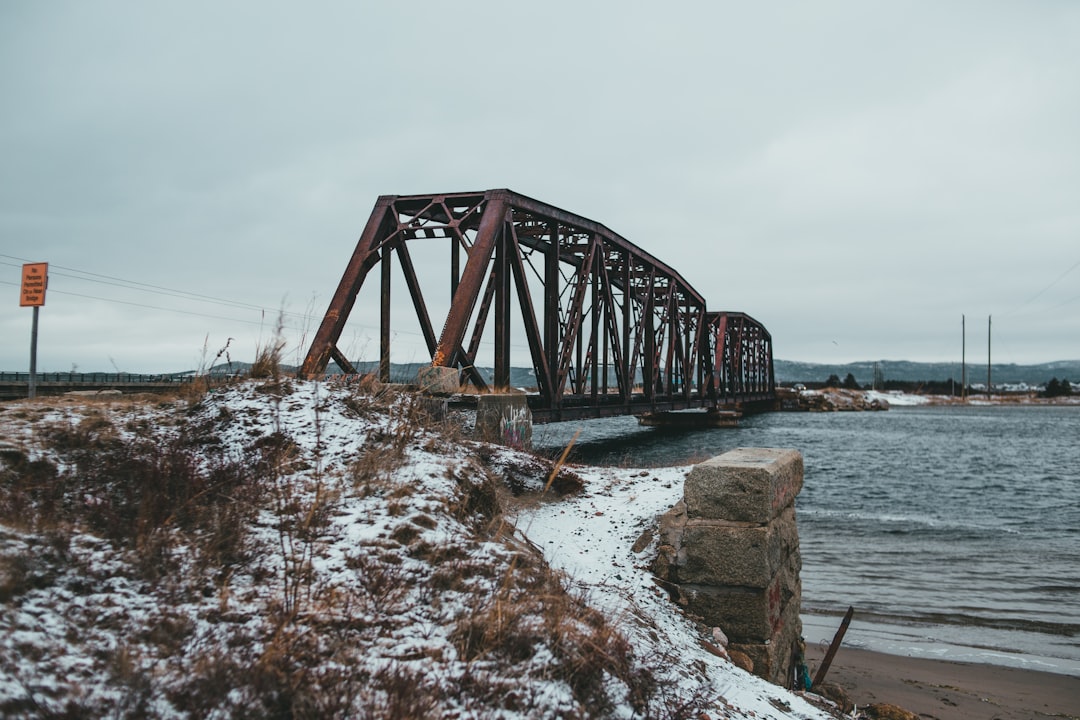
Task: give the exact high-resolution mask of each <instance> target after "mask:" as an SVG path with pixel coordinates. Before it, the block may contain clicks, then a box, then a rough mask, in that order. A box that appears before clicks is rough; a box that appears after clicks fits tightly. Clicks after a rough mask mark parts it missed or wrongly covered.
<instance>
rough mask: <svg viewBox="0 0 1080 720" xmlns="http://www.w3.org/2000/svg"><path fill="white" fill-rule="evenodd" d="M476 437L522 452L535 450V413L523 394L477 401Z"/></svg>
mask: <svg viewBox="0 0 1080 720" xmlns="http://www.w3.org/2000/svg"><path fill="white" fill-rule="evenodd" d="M476 434H477V436H478V437H479V438H480V439H481V440H483V441H485V442H492V443H497V444H499V445H506V446H507V447H512V448H515V449H518V450H529V449H531V448H532V411H531V410H529V402H528V397H527V396H526V395H525V393H522V392H510V393H492V394H490V395H479V396H478V397H477V398H476Z"/></svg>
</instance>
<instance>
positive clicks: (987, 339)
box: [986, 315, 993, 397]
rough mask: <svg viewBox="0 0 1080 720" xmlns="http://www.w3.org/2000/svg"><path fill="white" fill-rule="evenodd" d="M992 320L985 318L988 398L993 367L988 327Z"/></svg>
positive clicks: (988, 316)
mask: <svg viewBox="0 0 1080 720" xmlns="http://www.w3.org/2000/svg"><path fill="white" fill-rule="evenodd" d="M992 320H993V316H992V315H987V316H986V397H990V387H991V386H990V368H991V367H993V363H991V362H990V327H991V324H992Z"/></svg>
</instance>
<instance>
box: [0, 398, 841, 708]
mask: <svg viewBox="0 0 1080 720" xmlns="http://www.w3.org/2000/svg"><path fill="white" fill-rule="evenodd" d="M0 437H2V438H4V440H5V447H7V448H8V449H7V450H3V451H2V457H3V459H2V460H0V611H2V612H0V715H2V716H4V717H28V718H29V717H48V716H55V715H61V714H65V713H66V714H70V715H72V716H75V715H89V716H104V715H110V716H117V717H136V716H151V717H163V718H172V717H176V718H181V717H241V716H242V717H276V716H284V715H286V714H291V715H293V716H307V717H459V718H488V717H500V718H535V717H616V718H632V717H666V718H675V717H699V716H702V717H704V716H707V717H710V718H720V717H728V718H824V717H832V715H829V714H826V713H825V712H824V711H821V710H818V709H816V708H815V707H813V706H812V705H810V704H808V703H807V702H806V701H805V700H804V699H803V698H801V697H798V696H795V695H792V694H789V693H787V692H786V691H784V690H782V689H780V688H777V687H775V686H772V685H769V684H768V683H765V682H764V681H761V680H759V679H757V678H755V677H752V676H750V675H748V674H746V673H744V672H743V671H741V670H739V669H737V668H735V667H734V666H733V665H731V664H730V663H729V662H728V661H726V660H723V659H721V658H719V657H717V656H715V655H713V654H711V653H710V652H708V651H707V650H706V649H705V648H704V647H703V646H702V644H701V640H702V639H703V638H704V637H705V636H704V635H703V633H704V632H705V630H704V629H701V628H697V627H695V625H694V624H693V623H692V622H690V621H689V620H687V619H686V618H685V617H684V616H683V615H682V614H681V612H680V610H679V609H678V608H677V607H676V606H675V605H674V604H672V603H671V602H669V601H668V600H667V597H666V594H664V593H661V592H660V591H659V590H658V588H657V587H656V586H655V585H654V583H653V582H652V581H651V578H650V575H649V573H648V571H647V569H646V568H645V566H646V564H647V561H646V558H647V557H648V555H649V553H650V549H646V550H644V551H643V552H642V553H641V554H640V555H636V554H634V553H633V552H632V550H631V545H633V543H634V541H635V540H636V539H637V538H638V536H639V535H640V534H641V533H642V531H643V530H644V529H645V528H646V527H648V526H649V525H650V524H651V523H652V522H653V521H654V519H655V518H656V516H657V515H658V514H659V513H661V512H663V511H665V510H666V509H667V508H668V507H670V506H671V505H672V504H673V503H674V502H675V501H676V499H677V498H678V497H679V496H680V495H681V487H682V480H683V477H684V473H685V469H681V468H666V469H660V470H649V471H643V470H634V469H618V470H612V469H602V470H601V469H596V468H581V467H579V468H573V469H572V472H570V473H566V472H564V476H566V477H569V478H570V485H573V482H574V481H576V479H577V478H580V479H582V480H584V482H585V489H584V490H583V491H582V492H580V493H578V494H576V495H570V496H567V497H559V496H558V495H557V494H556V493H554V492H552V491H549V492H548V493H547V494H546V495H545V496H543V497H542V498H540V499H536V496H537V495H538V494H539V491H541V490H542V488H543V486H544V484H545V481H546V480H547V478H548V474H549V473H550V472H551V468H550V466H549V465H546V464H545V463H543V462H542V461H539V460H537V459H536V458H533V457H531V456H529V455H524V454H521V453H515V452H512V451H510V450H506V449H503V448H494V447H491V446H485V445H481V444H478V443H475V442H473V441H471V440H468V439H467V438H465V437H463V436H462V434H461V432H460V424H459V423H456V422H455V421H454V420H453V419H452V420H450V421H449V422H438V421H434V420H431V419H430V418H427V417H426V416H425V413H424V407H423V405H422V404H418V403H416V402H415V401H414V400H413V398H412V397H411V396H408V395H405V394H399V393H397V392H395V391H388V390H380V389H378V388H366V389H357V388H353V387H349V386H345V385H335V384H325V385H320V384H317V383H310V382H301V381H293V380H287V381H271V380H267V381H264V382H257V381H247V382H244V383H240V384H236V385H232V386H229V387H227V388H224V389H218V390H215V391H213V392H211V393H209V394H207V395H206V396H205V397H202V398H197V399H196V400H195V401H186V400H183V399H176V400H173V401H168V402H161V401H159V400H156V399H155V400H147V401H130V400H126V399H119V400H110V401H90V400H64V401H57V400H51V401H50V400H39V401H36V402H18V403H9V404H6V405H3V406H0ZM88 447H92V448H93V450H92V451H88V450H87V448H88ZM148 448H158V449H160V453H161V454H160V455H154V457H155V458H156V459H155V460H154V462H152V463H151V464H150V467H151V470H152V472H150V474H149V475H146V474H145V473H144V475H139V474H138V472H137V471H140V470H139V468H143V469H145V467H146V466H145V463H144V464H143V465H140V464H139V463H140V462H143V460H142V459H141V458H143V457H144V456H143V455H139V454H138V452H144V453H145V452H148V450H147V449H148ZM117 458H119V459H117ZM162 458H164V459H162ZM110 463H111V464H110ZM132 468H134V469H132ZM106 471H110V472H113V473H114V475H113V476H109V475H108V472H106ZM140 472H141V471H140ZM117 473H120V474H123V473H129V474H130V475H131V478H135V480H132V479H131V478H128V479H123V480H122V479H116V480H115V482H114V480H112V479H110V477H116V478H119V477H120V475H118V474H117ZM575 476H576V477H575ZM125 477H126V476H125ZM147 477H148V478H151V480H149V482H151V483H158V482H160V483H162V484H163V486H164V485H168V487H169V488H170V492H177V493H181V494H179V495H177V496H176V497H178V498H179V499H178V500H177V501H176V507H174V508H172V509H167V512H165V514H164V516H160V517H158V520H157V521H155V522H156V524H154V525H153V526H148V527H143V528H141V529H139V530H138V531H137V532H135V531H128V529H126V528H121V527H118V526H117V525H116V521H115V518H119V517H125V516H123V515H122V514H121V512H120V511H121V510H123V508H121V507H120V503H121V501H122V500H123V498H124V497H129V498H130V497H136V496H135V495H131V493H132V492H135V491H134V490H131V488H130V487H129V486H127V485H124V484H123V483H135V482H144V483H145V482H147V480H146V479H145V478H147ZM139 478H143V479H139ZM177 478H179V480H183V481H184V482H188V483H194V484H193V485H192V486H191V487H195V488H197V489H196V490H195V491H191V488H190V487H187V486H183V487H180V488H179V489H176V488H173V486H174V485H176V484H177V483H178V482H179V480H177ZM223 478H224V479H223ZM507 486H511V487H513V488H514V489H515V491H516V492H517V493H518V494H519V497H517V498H515V497H512V495H511V493H510V492H509V491H508V490H507ZM118 488H119V489H118ZM124 488H127V489H126V490H125V492H128V495H123V493H122V492H120V490H121V489H124ZM226 488H227V491H226ZM157 489H158V488H156V487H155V488H151V490H154V491H156V490H157ZM140 492H141V491H140ZM184 492H187V494H186V495H185V494H183V493H184ZM137 497H139V498H142V500H141V501H140V502H142V503H143V504H144V505H143V506H140V508H137V509H136V510H133V511H132V512H136V513H137V514H136V515H135V517H136V518H137V521H138V522H143V520H144V519H145V518H146V517H149V515H147V511H146V510H145V507H144V506H145V504H146V503H147V502H151V501H148V500H147V499H146V497H147V496H146V495H145V494H144V495H137ZM501 509H505V511H506V512H505V514H503V513H502V512H500V510H501ZM196 510H198V512H196ZM110 519H111V520H110ZM110 522H112V523H113V524H112V525H110V524H109V523H110ZM535 548H539V549H540V551H541V552H542V554H543V557H542V558H541V557H540V556H539V555H538V554H537V553H536V551H535ZM545 561H546V562H545ZM549 566H550V567H552V568H555V569H557V570H561V571H562V573H559V572H556V573H552V572H551V571H550V570H549V569H548V567H549ZM701 713H704V715H702V714H701Z"/></svg>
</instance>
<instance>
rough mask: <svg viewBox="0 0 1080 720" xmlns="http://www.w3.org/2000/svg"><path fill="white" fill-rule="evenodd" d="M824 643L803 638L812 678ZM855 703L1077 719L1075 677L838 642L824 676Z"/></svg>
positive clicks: (931, 714)
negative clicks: (811, 641) (898, 652)
mask: <svg viewBox="0 0 1080 720" xmlns="http://www.w3.org/2000/svg"><path fill="white" fill-rule="evenodd" d="M827 649H828V647H827V645H825V644H821V643H816V642H815V643H810V642H808V643H807V646H806V657H807V660H808V664H809V666H810V676H811V677H813V676H814V674H815V673H816V672H817V669H818V667H819V666H820V665H821V660H822V658H823V657H824V656H825V652H826V651H827ZM825 682H826V683H832V684H835V685H839V686H840V687H841V688H843V689H844V690H845V691H846V692H847V694H848V697H849V698H850V699H851V701H852V702H853V703H855V705H856V706H858V707H863V706H866V705H870V704H875V703H889V704H891V705H897V706H899V707H901V708H904V709H905V710H908V711H910V712H913V713H915V714H916V715H919V716H920V717H925V718H930V719H933V720H971V719H972V718H987V720H990V719H994V720H1034V719H1035V718H1051V717H1052V718H1066V719H1071V720H1080V677H1076V676H1073V675H1065V674H1061V673H1054V672H1045V671H1041V670H1029V669H1023V668H1015V667H1007V666H1003V665H985V664H977V663H966V662H954V661H948V660H934V659H928V658H917V657H908V656H903V655H889V654H886V653H882V652H877V651H874V650H864V649H860V648H849V647H845V646H843V645H841V647H840V649H839V650H838V651H837V653H836V656H835V657H834V658H833V661H832V665H831V666H830V668H829V671H828V674H827V676H826V678H825Z"/></svg>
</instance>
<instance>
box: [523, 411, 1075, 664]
mask: <svg viewBox="0 0 1080 720" xmlns="http://www.w3.org/2000/svg"><path fill="white" fill-rule="evenodd" d="M579 428H580V429H581V430H582V432H581V435H580V437H579V439H578V442H577V444H576V445H575V448H574V450H573V452H572V455H571V460H572V461H575V462H582V463H588V464H594V465H619V466H628V467H640V466H645V467H649V466H652V467H656V466H665V465H683V464H687V463H691V462H698V461H701V460H704V459H706V458H709V457H712V456H715V455H719V454H720V453H722V452H725V451H727V450H730V449H732V448H736V447H777V448H795V449H797V450H799V451H800V452H802V454H803V459H804V462H805V466H806V474H805V483H804V487H803V490H802V493H801V494H800V495H799V498H798V500H797V502H796V511H797V516H798V524H799V537H800V545H801V550H802V559H803V571H802V581H803V634H804V636H805V637H806V639H807V642H812V643H817V642H826V643H827V642H828V641H829V640H831V639H832V635H833V633H834V632H835V630H836V628H837V626H838V625H839V622H840V617H841V616H842V614H843V613H844V611H845V610H846V609H847V607H848V606H849V605H850V606H853V607H854V608H855V619H854V620H853V622H852V624H851V627H850V629H849V630H848V634H847V636H846V637H845V640H844V644H845V646H861V647H865V648H868V649H872V650H879V651H883V652H889V653H894V654H903V655H913V656H923V657H934V658H941V659H952V660H960V661H968V662H983V663H993V664H1002V665H1010V666H1018V667H1028V668H1031V669H1042V670H1049V671H1053V672H1060V673H1067V674H1073V675H1080V407H1076V406H1072V407H1054V406H1004V407H1002V406H939V407H935V406H925V405H923V406H914V407H903V406H901V407H894V408H893V409H891V410H889V411H888V412H865V413H770V414H766V415H758V416H754V417H749V418H744V419H743V420H742V425H741V427H739V428H714V429H701V430H693V431H680V432H672V431H663V430H657V429H655V428H643V427H640V426H638V424H637V421H636V420H635V419H634V418H626V417H624V418H610V419H605V420H593V421H588V422H585V423H560V424H554V425H543V426H537V427H536V428H535V430H534V446H535V449H536V450H537V451H539V452H542V453H548V454H555V453H557V452H559V451H561V450H562V448H563V447H564V446H565V445H566V443H567V442H569V440H570V438H571V437H572V436H573V434H574V432H576V431H577V430H578V429H579Z"/></svg>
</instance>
